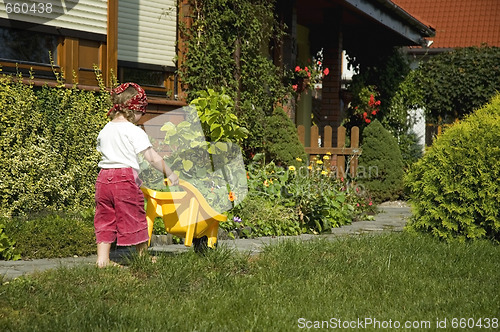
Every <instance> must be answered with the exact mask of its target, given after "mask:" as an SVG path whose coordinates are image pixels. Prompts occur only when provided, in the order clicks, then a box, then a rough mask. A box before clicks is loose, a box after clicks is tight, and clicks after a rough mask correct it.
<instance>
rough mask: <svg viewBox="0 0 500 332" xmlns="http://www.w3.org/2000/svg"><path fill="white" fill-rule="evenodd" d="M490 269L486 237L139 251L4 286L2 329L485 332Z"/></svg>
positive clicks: (492, 251)
mask: <svg viewBox="0 0 500 332" xmlns="http://www.w3.org/2000/svg"><path fill="white" fill-rule="evenodd" d="M499 267H500V246H498V245H494V244H492V243H490V242H486V241H481V242H476V243H467V244H460V243H443V242H439V241H438V240H435V239H433V238H430V237H428V236H416V235H411V234H406V233H392V234H387V235H374V236H361V237H345V238H339V239H338V240H336V241H328V240H314V241H310V242H304V243H299V242H295V241H286V242H283V243H281V244H277V245H272V246H269V247H267V248H266V250H265V252H264V253H262V254H260V255H259V256H252V257H249V256H248V255H242V254H238V253H236V252H233V251H230V250H228V249H224V248H219V249H217V250H215V251H213V252H209V253H208V254H207V255H206V256H198V255H196V254H194V253H193V252H189V253H185V254H178V255H168V256H167V255H165V256H160V257H159V259H158V262H157V263H156V264H152V263H150V262H149V261H147V260H145V259H139V258H136V259H134V260H133V261H132V262H131V263H130V266H129V267H128V268H108V269H105V270H98V269H97V268H95V267H93V266H82V267H78V268H72V269H65V268H61V269H58V270H56V271H49V272H45V273H42V274H39V275H36V276H32V277H27V278H20V279H17V280H14V281H11V282H9V283H6V282H4V284H3V285H2V286H1V288H0V326H2V331H135V330H140V331H294V330H297V331H299V330H300V331H301V330H307V327H311V326H312V327H314V325H315V324H317V326H321V325H322V326H323V327H324V328H325V330H327V329H326V327H330V328H331V329H333V328H334V327H335V326H337V327H339V326H346V325H343V324H349V325H350V326H351V327H359V328H360V330H361V328H364V329H363V330H366V331H370V330H383V329H382V327H390V326H392V327H395V326H396V324H398V323H400V324H401V327H404V324H405V322H406V321H408V322H410V324H414V326H417V325H418V326H419V327H420V328H418V329H417V328H413V329H404V328H400V329H399V330H400V331H402V330H413V331H417V330H435V329H436V324H437V320H439V321H440V322H441V324H444V323H443V321H444V320H445V319H446V324H447V325H446V326H447V329H441V330H452V324H455V323H456V324H458V326H459V324H460V321H459V320H456V319H460V318H465V319H468V318H473V319H474V323H475V324H477V323H478V322H479V319H481V321H480V323H481V324H482V326H483V329H481V330H482V331H484V330H489V331H497V330H499V329H500V327H499V324H500V323H499V322H498V319H500V309H499V308H500V292H499V287H500V273H499V272H498V271H499ZM370 319H371V322H372V324H367V323H368V322H370ZM454 319H455V320H454ZM487 319H489V320H487ZM339 320H340V321H339ZM467 323H468V324H469V325H472V323H473V321H472V320H468V321H465V320H462V326H466V325H464V324H467ZM359 324H361V325H359ZM487 324H488V325H489V326H490V327H491V328H490V329H484V327H485V326H486V325H487ZM495 324H496V325H495ZM441 326H443V325H441ZM453 326H454V325H453ZM495 326H496V328H495ZM377 327H380V329H377ZM350 330H356V329H354V328H351V329H350ZM389 330H390V329H389ZM462 330H463V329H462ZM471 330H472V329H471ZM477 330H479V329H477ZM455 331H457V329H455Z"/></svg>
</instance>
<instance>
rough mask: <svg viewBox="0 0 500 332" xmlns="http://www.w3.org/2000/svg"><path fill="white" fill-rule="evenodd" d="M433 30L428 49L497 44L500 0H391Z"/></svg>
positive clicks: (499, 29)
mask: <svg viewBox="0 0 500 332" xmlns="http://www.w3.org/2000/svg"><path fill="white" fill-rule="evenodd" d="M392 2H394V3H395V4H396V5H398V6H399V7H401V8H402V9H404V10H405V11H406V12H408V13H409V14H410V15H412V16H414V17H415V18H416V19H418V20H420V21H421V22H424V23H426V24H428V25H430V26H431V27H433V28H434V29H436V36H435V37H433V38H427V39H429V40H433V41H434V43H433V44H432V46H431V48H453V47H467V46H480V45H481V44H483V43H486V44H488V45H489V46H499V47H500V0H392Z"/></svg>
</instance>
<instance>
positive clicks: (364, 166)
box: [358, 120, 403, 203]
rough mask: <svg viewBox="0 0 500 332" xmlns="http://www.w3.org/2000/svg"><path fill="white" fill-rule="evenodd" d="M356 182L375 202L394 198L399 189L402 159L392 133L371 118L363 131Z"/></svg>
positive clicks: (401, 175) (399, 193)
mask: <svg viewBox="0 0 500 332" xmlns="http://www.w3.org/2000/svg"><path fill="white" fill-rule="evenodd" d="M361 148H362V154H361V156H360V157H359V167H358V181H359V182H360V183H361V184H363V185H364V186H365V188H366V189H367V191H368V193H369V194H370V195H371V196H372V199H373V200H374V201H375V202H377V203H380V202H384V201H388V200H394V199H398V198H399V197H400V196H401V194H402V191H403V159H402V157H401V151H400V150H399V147H398V143H397V141H396V139H395V138H394V136H392V135H391V133H390V132H389V131H388V130H387V129H385V128H384V127H383V126H382V124H381V123H380V122H379V121H378V120H375V121H373V122H372V123H371V124H369V125H368V126H367V127H366V128H365V129H364V130H363V144H362V146H361Z"/></svg>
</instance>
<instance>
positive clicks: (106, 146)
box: [97, 121, 151, 171]
mask: <svg viewBox="0 0 500 332" xmlns="http://www.w3.org/2000/svg"><path fill="white" fill-rule="evenodd" d="M150 146H151V142H150V141H149V137H148V135H147V134H146V132H145V131H144V130H142V129H141V128H139V127H137V126H136V125H134V124H133V123H131V122H128V121H127V122H108V123H107V124H106V125H105V126H104V128H102V130H101V131H100V132H99V135H98V136H97V151H99V152H100V153H102V159H101V161H100V162H99V165H98V166H99V167H100V168H125V167H132V168H134V169H136V170H137V171H139V161H138V160H137V154H139V153H140V152H142V151H144V150H146V149H147V148H149V147H150Z"/></svg>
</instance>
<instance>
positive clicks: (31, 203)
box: [0, 75, 109, 217]
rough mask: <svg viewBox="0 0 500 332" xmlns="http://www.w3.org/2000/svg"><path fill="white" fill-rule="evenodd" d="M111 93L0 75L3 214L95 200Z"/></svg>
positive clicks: (87, 204)
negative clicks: (38, 85)
mask: <svg viewBox="0 0 500 332" xmlns="http://www.w3.org/2000/svg"><path fill="white" fill-rule="evenodd" d="M108 103H109V101H108V93H101V92H93V91H84V90H78V89H76V88H73V89H65V88H49V87H46V86H44V87H42V88H36V87H34V86H33V85H32V84H23V83H22V82H21V77H17V78H14V77H11V76H6V75H3V76H0V116H1V121H0V201H1V207H0V216H4V217H9V216H15V215H24V214H26V213H28V212H34V211H64V210H77V209H79V208H88V207H91V206H93V204H94V182H95V178H96V176H97V171H98V168H97V163H98V161H99V158H100V157H99V154H98V152H97V151H96V148H95V144H96V143H95V142H96V138H97V134H98V132H99V130H100V128H102V127H103V126H104V124H105V123H106V122H107V119H106V111H105V110H106V109H107V108H108V107H109V104H108Z"/></svg>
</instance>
